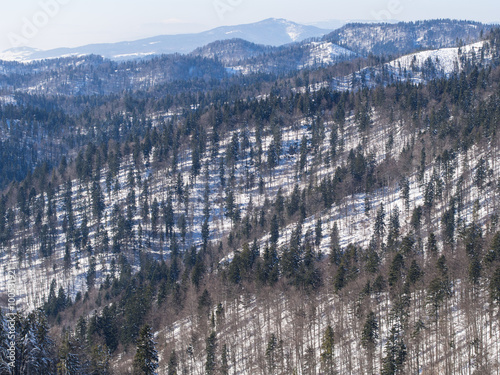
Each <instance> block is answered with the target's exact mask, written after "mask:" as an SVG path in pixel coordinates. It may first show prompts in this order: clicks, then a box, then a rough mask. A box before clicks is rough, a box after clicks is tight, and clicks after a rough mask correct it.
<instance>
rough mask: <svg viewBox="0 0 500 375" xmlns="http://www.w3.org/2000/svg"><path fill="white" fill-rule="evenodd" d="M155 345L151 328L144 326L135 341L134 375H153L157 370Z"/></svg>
mask: <svg viewBox="0 0 500 375" xmlns="http://www.w3.org/2000/svg"><path fill="white" fill-rule="evenodd" d="M155 346H156V343H155V342H154V340H153V332H152V331H151V327H150V326H149V325H148V324H146V325H144V326H143V327H142V328H141V331H140V333H139V339H138V340H137V352H136V354H135V357H134V363H133V374H134V375H153V374H156V369H157V368H158V353H157V352H156V348H155Z"/></svg>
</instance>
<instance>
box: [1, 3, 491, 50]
mask: <svg viewBox="0 0 500 375" xmlns="http://www.w3.org/2000/svg"><path fill="white" fill-rule="evenodd" d="M497 15H500V4H499V3H498V2H493V1H491V0H478V1H476V2H475V3H474V4H472V5H471V4H470V2H466V1H464V0H459V1H456V2H454V4H453V5H449V4H446V3H445V2H444V1H440V2H436V1H430V0H423V1H420V2H418V3H417V2H416V1H415V0H385V1H384V0H382V1H379V0H376V1H373V0H371V1H369V0H357V1H353V2H350V3H349V4H348V5H346V4H345V3H343V2H339V1H325V0H311V1H309V2H308V3H307V4H306V3H305V2H302V1H298V0H289V1H287V2H286V3H285V2H284V1H281V0H280V1H277V0H276V1H264V0H252V2H250V1H249V0H192V1H190V2H182V1H180V0H170V1H159V0H146V1H144V2H141V3H138V2H134V1H131V0H123V1H121V2H117V1H111V0H110V1H106V2H105V3H102V2H101V3H99V2H97V1H96V0H87V1H86V2H83V1H82V0H23V1H22V2H15V3H14V2H13V3H9V4H8V5H6V6H5V9H4V11H3V12H2V13H1V14H0V51H4V50H6V49H10V48H13V47H19V46H27V47H32V48H37V49H42V50H47V49H53V48H59V47H77V46H82V45H86V44H94V43H113V42H120V41H132V40H137V39H142V38H147V37H152V36H156V35H168V34H185V33H197V32H201V31H206V30H210V29H213V28H216V27H219V26H230V25H237V24H246V23H253V22H258V21H262V20H264V19H267V18H284V19H287V20H290V21H293V22H296V23H300V24H309V25H310V24H314V25H316V26H319V27H327V26H328V25H329V24H330V25H332V26H331V27H334V26H335V25H338V24H341V23H342V22H345V21H349V20H360V21H361V20H362V21H366V22H374V21H386V20H398V21H416V20H424V19H437V18H451V19H462V20H465V19H466V20H470V21H477V22H484V23H494V22H498V21H499V20H498V18H497ZM499 18H500V17H499Z"/></svg>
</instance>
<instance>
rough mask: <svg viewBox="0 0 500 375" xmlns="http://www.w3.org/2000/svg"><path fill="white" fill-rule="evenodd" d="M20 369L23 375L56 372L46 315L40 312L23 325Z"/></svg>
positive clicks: (29, 317)
mask: <svg viewBox="0 0 500 375" xmlns="http://www.w3.org/2000/svg"><path fill="white" fill-rule="evenodd" d="M23 326H24V327H23V332H24V333H23V336H22V338H21V348H20V353H21V361H20V368H21V373H23V374H50V373H53V372H54V371H55V361H54V355H53V349H54V344H53V342H52V339H51V338H50V337H49V325H48V323H47V318H46V316H45V314H44V313H43V312H42V311H41V310H38V311H36V312H34V313H31V314H29V315H28V317H27V318H26V319H25V321H24V324H23Z"/></svg>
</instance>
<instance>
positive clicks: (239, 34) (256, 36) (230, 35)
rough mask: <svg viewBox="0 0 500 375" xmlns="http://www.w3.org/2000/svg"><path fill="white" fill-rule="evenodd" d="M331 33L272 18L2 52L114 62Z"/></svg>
mask: <svg viewBox="0 0 500 375" xmlns="http://www.w3.org/2000/svg"><path fill="white" fill-rule="evenodd" d="M329 31H331V30H327V29H320V28H318V27H315V26H306V25H300V24H297V23H294V22H291V21H287V20H284V19H275V18H271V19H267V20H264V21H261V22H257V23H251V24H245V25H237V26H223V27H218V28H216V29H213V30H209V31H205V32H201V33H198V34H180V35H162V36H156V37H151V38H146V39H140V40H137V41H131V42H119V43H105V44H104V43H103V44H90V45H86V46H82V47H76V48H57V49H53V50H48V51H38V50H31V49H28V48H23V49H22V50H21V51H20V50H19V49H10V50H7V51H5V52H3V53H0V60H9V61H23V62H26V61H32V60H41V59H51V58H59V57H68V56H81V55H90V54H95V55H101V56H103V57H105V58H109V59H112V60H132V59H138V58H146V57H149V56H154V55H161V54H171V53H183V54H184V53H189V52H191V51H193V50H195V49H196V48H199V47H202V46H205V45H207V44H209V43H212V42H215V41H219V40H227V39H235V38H238V39H243V40H245V41H248V42H251V43H255V44H263V45H268V46H281V45H284V44H287V43H293V42H300V41H302V40H304V39H309V38H313V37H320V36H323V35H325V34H326V33H328V32H329Z"/></svg>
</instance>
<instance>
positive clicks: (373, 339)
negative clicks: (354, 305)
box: [361, 311, 378, 373]
mask: <svg viewBox="0 0 500 375" xmlns="http://www.w3.org/2000/svg"><path fill="white" fill-rule="evenodd" d="M377 339H378V322H377V318H376V316H375V313H374V312H373V311H370V312H369V313H368V316H367V317H366V321H365V324H364V325H363V330H362V332H361V345H362V346H363V348H365V349H366V351H367V352H368V365H369V373H373V353H374V351H375V346H376V344H377Z"/></svg>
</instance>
